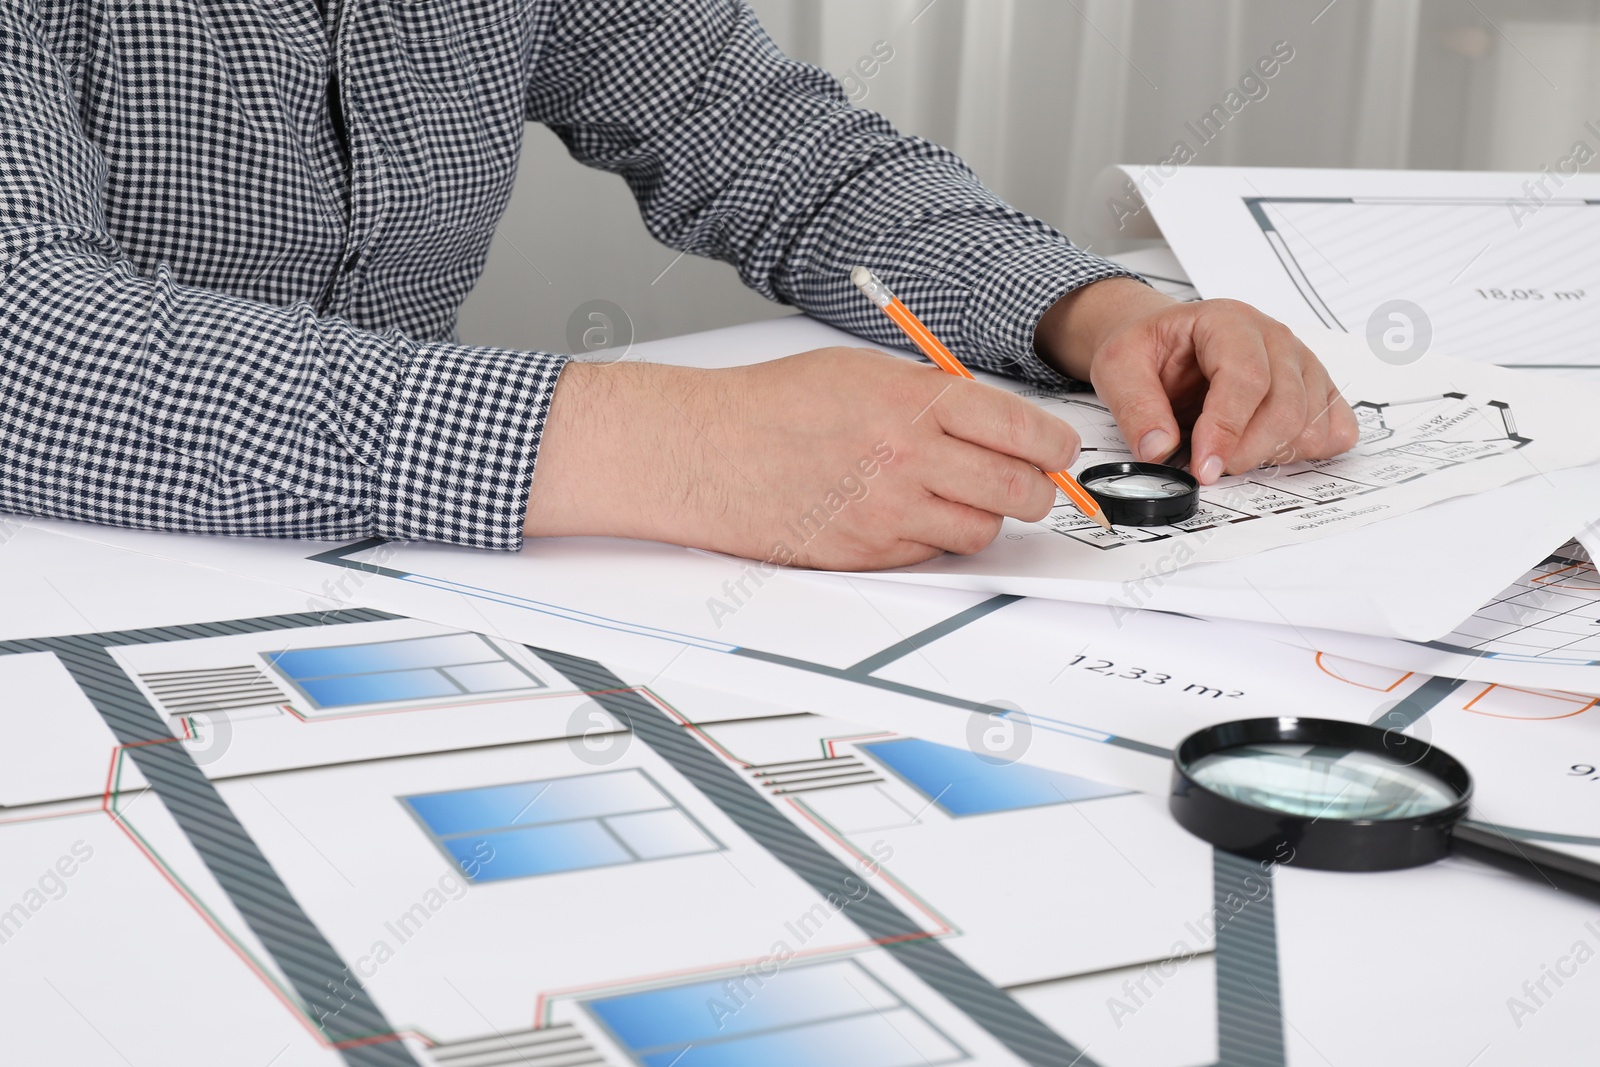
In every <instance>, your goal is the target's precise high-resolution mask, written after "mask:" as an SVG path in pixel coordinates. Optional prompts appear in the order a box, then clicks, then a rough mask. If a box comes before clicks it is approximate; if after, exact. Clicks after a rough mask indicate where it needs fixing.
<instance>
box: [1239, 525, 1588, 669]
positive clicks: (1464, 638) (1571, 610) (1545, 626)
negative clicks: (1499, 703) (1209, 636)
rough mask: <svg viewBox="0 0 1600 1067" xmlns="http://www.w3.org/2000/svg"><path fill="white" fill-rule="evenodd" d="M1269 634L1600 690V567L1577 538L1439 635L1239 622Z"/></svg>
mask: <svg viewBox="0 0 1600 1067" xmlns="http://www.w3.org/2000/svg"><path fill="white" fill-rule="evenodd" d="M1231 625H1233V626H1234V627H1236V628H1237V632H1239V633H1240V634H1241V635H1243V634H1247V633H1248V634H1249V635H1250V637H1251V638H1252V639H1254V638H1259V637H1268V638H1272V639H1275V640H1278V641H1282V642H1285V643H1287V644H1292V645H1297V646H1299V647H1301V648H1310V649H1316V650H1319V651H1323V652H1332V653H1336V654H1338V655H1341V656H1349V657H1352V658H1354V659H1359V660H1363V661H1365V662H1367V663H1375V664H1382V665H1384V666H1387V667H1395V668H1398V669H1401V670H1408V671H1418V672H1421V673H1426V674H1440V675H1445V676H1446V677H1450V678H1470V679H1473V680H1475V681H1483V682H1494V683H1497V684H1500V685H1510V686H1529V687H1533V688H1539V689H1562V690H1567V691H1570V692H1574V693H1600V575H1596V573H1595V567H1594V564H1593V563H1592V562H1591V560H1590V557H1589V555H1588V553H1587V552H1585V551H1584V549H1583V548H1582V547H1580V546H1579V545H1578V544H1577V542H1575V541H1569V542H1567V543H1566V544H1565V545H1563V546H1562V547H1561V548H1559V549H1557V550H1556V551H1555V552H1554V553H1552V554H1551V555H1550V556H1549V557H1547V558H1546V559H1545V560H1544V561H1543V562H1541V563H1540V564H1539V565H1538V566H1536V567H1534V568H1533V569H1532V570H1530V571H1528V572H1527V573H1526V574H1524V575H1523V576H1522V577H1520V578H1518V579H1517V580H1516V581H1515V582H1513V583H1512V584H1511V585H1509V586H1507V587H1506V589H1504V590H1503V591H1501V592H1500V593H1499V594H1498V595H1496V596H1495V597H1494V599H1492V600H1490V601H1489V602H1488V603H1486V604H1484V605H1483V606H1481V607H1479V608H1478V609H1477V610H1476V611H1474V612H1473V613H1472V614H1471V615H1470V616H1469V617H1467V618H1466V619H1463V620H1462V621H1461V622H1460V623H1458V624H1457V625H1456V626H1455V628H1454V629H1453V630H1451V632H1450V633H1448V634H1445V635H1443V636H1441V637H1439V638H1438V639H1437V640H1433V641H1425V642H1423V641H1397V640H1393V639H1390V638H1383V637H1372V636H1369V635H1365V634H1352V633H1346V632H1342V631H1338V630H1322V629H1307V628H1304V627H1301V628H1295V627H1289V626H1271V625H1267V624H1249V623H1233V624H1231Z"/></svg>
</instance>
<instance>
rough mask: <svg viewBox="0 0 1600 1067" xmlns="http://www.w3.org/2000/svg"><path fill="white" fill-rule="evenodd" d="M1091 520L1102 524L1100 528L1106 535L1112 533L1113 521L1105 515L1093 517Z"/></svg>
mask: <svg viewBox="0 0 1600 1067" xmlns="http://www.w3.org/2000/svg"><path fill="white" fill-rule="evenodd" d="M1090 518H1092V519H1094V521H1095V522H1098V523H1099V524H1100V528H1101V529H1103V530H1105V531H1106V533H1110V532H1111V520H1110V519H1108V518H1106V517H1105V514H1104V513H1101V514H1099V515H1091V516H1090Z"/></svg>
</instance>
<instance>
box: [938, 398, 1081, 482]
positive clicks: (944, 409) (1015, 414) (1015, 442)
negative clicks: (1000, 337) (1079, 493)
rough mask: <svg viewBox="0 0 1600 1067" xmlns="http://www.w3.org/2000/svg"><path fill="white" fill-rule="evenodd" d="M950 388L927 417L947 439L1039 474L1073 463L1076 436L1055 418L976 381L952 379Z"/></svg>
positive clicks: (1061, 468) (1076, 455)
mask: <svg viewBox="0 0 1600 1067" xmlns="http://www.w3.org/2000/svg"><path fill="white" fill-rule="evenodd" d="M950 386H951V387H950V388H949V389H948V390H947V391H946V392H945V394H944V396H943V397H942V398H940V400H939V402H938V403H937V404H935V405H934V406H933V408H932V411H931V412H930V414H936V417H937V418H938V420H939V421H938V424H939V427H940V428H941V429H943V430H944V432H945V433H947V434H949V435H951V436H952V437H959V438H961V439H962V440H963V441H970V442H971V443H972V444H975V445H978V446H980V447H982V448H987V449H988V450H989V451H991V452H1001V453H1004V454H1005V455H1008V456H1015V457H1017V458H1018V459H1020V460H1022V461H1023V462H1025V463H1029V464H1032V465H1033V466H1035V467H1038V468H1039V469H1040V470H1046V471H1059V470H1065V469H1066V468H1067V467H1069V466H1071V465H1072V461H1073V460H1075V459H1077V458H1078V432H1077V431H1076V430H1074V429H1073V428H1072V427H1071V426H1068V425H1067V424H1066V423H1065V422H1063V421H1062V420H1060V419H1058V418H1056V417H1055V416H1054V415H1051V414H1049V413H1048V412H1045V411H1043V410H1041V409H1040V408H1038V407H1037V406H1035V405H1033V404H1030V403H1029V402H1028V401H1026V400H1024V399H1022V398H1021V397H1020V396H1013V395H1012V394H1010V393H1007V392H1003V391H1001V390H999V389H996V388H994V387H993V386H988V385H984V384H982V383H980V382H967V381H960V380H956V381H953V382H951V383H950Z"/></svg>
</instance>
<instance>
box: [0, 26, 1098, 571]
mask: <svg viewBox="0 0 1600 1067" xmlns="http://www.w3.org/2000/svg"><path fill="white" fill-rule="evenodd" d="M321 6H322V5H320V4H318V3H317V2H315V0H279V2H277V3H252V2H250V0H123V2H121V3H118V4H105V3H103V2H100V0H6V2H5V4H4V5H3V7H0V511H6V512H13V513H22V514H31V515H43V516H51V517H58V518H73V519H83V520H88V521H92V522H102V523H111V524H116V525H123V526H135V527H142V528H149V529H165V530H182V531H192V532H208V533H228V534H248V535H256V536H273V537H323V538H346V537H357V536H366V535H370V534H379V535H383V536H386V537H394V538H407V539H424V540H439V541H448V542H454V543H458V544H463V545H474V546H480V547H486V548H515V547H517V546H518V545H519V544H520V543H521V528H522V521H523V515H524V512H525V510H526V507H527V499H528V490H529V485H530V482H531V481H532V478H533V468H534V458H535V456H536V454H537V451H538V443H539V435H540V431H541V428H542V427H543V424H544V419H545V414H546V412H547V410H548V407H549V403H550V398H551V395H552V393H553V392H554V389H555V384H556V380H557V377H558V376H559V374H560V372H561V368H562V366H563V364H564V357H562V356H559V355H553V354H545V353H527V352H513V351H506V350H500V349H489V348H476V347H469V346H464V345H458V344H452V343H450V340H449V339H450V338H451V336H452V334H453V330H454V324H455V316H456V311H457V309H458V307H459V306H460V304H461V301H462V300H463V299H464V298H465V296H466V294H467V292H468V290H469V289H470V288H471V287H472V284H473V282H474V281H475V280H476V279H477V277H478V274H479V272H480V271H481V270H482V267H483V263H484V259H485V256H486V255H487V252H488V247H489V242H490V239H491V238H492V236H493V233H494V226H495V223H496V221H497V220H498V219H499V217H500V215H501V213H502V211H503V210H504V208H505V205H506V201H507V198H508V197H509V195H510V191H511V185H512V181H513V179H514V177H515V174H516V166H517V156H518V153H519V151H520V148H521V140H522V130H523V124H524V121H526V120H534V121H539V122H544V123H547V124H548V125H550V126H551V127H552V128H553V129H554V130H555V131H556V132H557V133H558V134H559V135H560V136H561V138H562V139H563V140H564V141H565V143H566V144H567V145H568V147H569V148H570V149H571V151H572V153H573V155H574V156H575V157H577V158H578V159H579V160H581V161H582V162H584V163H587V164H590V165H592V166H596V167H601V168H603V169H606V170H611V171H615V172H617V173H620V174H621V175H623V177H624V178H625V179H626V180H627V182H628V184H629V185H630V187H631V188H632V189H633V192H634V194H635V195H636V197H637V198H638V201H639V204H640V208H641V210H642V212H643V214H644V218H645V222H646V224H647V225H648V226H649V228H650V231H651V232H652V233H653V234H655V235H656V236H657V237H658V238H659V239H661V240H662V241H664V242H665V243H667V244H669V245H671V246H672V247H674V248H678V249H684V250H687V251H690V252H694V253H697V254H701V255H708V256H715V257H717V258H720V259H724V260H727V261H728V262H730V263H732V264H733V265H734V266H735V267H736V268H737V269H738V270H739V272H740V275H741V276H742V277H743V278H744V280H745V281H746V282H747V283H748V284H749V285H750V286H752V287H753V288H755V289H756V290H757V291H759V292H761V293H763V294H765V295H767V296H768V297H771V298H773V299H776V300H782V301H787V302H790V303H793V304H796V305H798V306H799V307H801V308H803V309H804V310H806V311H807V312H809V313H811V314H813V315H816V316H818V317H819V318H822V319H826V320H828V321H830V322H833V323H836V324H837V325H839V326H842V327H844V328H845V329H848V330H851V331H854V332H856V333H859V334H862V335H864V336H867V337H869V338H872V339H873V340H875V341H877V342H879V343H882V344H885V345H903V344H904V341H903V339H902V338H901V337H900V336H899V334H898V332H897V331H895V330H894V329H893V327H892V326H891V325H890V324H889V323H888V322H887V320H886V319H885V318H884V317H883V316H882V315H881V314H879V313H878V312H877V311H876V310H875V309H873V308H872V307H871V306H870V305H869V304H868V303H867V302H866V301H865V300H863V299H862V298H861V297H860V295H859V293H857V292H856V290H855V288H854V287H853V286H852V285H851V284H850V282H849V280H848V278H847V272H848V269H849V268H850V267H851V266H852V265H854V264H856V263H865V264H868V265H870V266H871V267H872V268H873V269H874V270H875V271H877V272H878V273H879V274H880V275H881V276H882V277H883V278H884V280H885V281H887V282H888V283H889V285H890V286H891V287H893V288H894V289H895V290H896V291H897V293H898V294H899V295H900V296H901V297H902V298H903V299H905V300H906V301H907V303H909V304H910V305H911V306H912V307H914V308H915V309H916V311H917V313H918V314H919V315H920V316H921V317H922V318H923V319H924V320H925V321H926V322H927V323H928V325H929V326H930V327H931V328H932V329H933V330H934V331H935V332H936V333H938V334H940V335H941V336H942V337H943V338H945V339H946V341H947V342H948V343H949V344H950V345H951V347H952V348H954V349H955V350H956V351H957V352H958V353H960V354H961V355H962V356H963V357H964V358H966V359H968V360H971V361H972V362H973V363H974V364H977V365H979V366H983V367H987V368H990V369H994V370H999V371H1002V372H1006V373H1011V374H1017V375H1022V376H1025V377H1031V378H1036V379H1039V380H1041V381H1051V382H1055V381H1059V380H1060V379H1059V378H1058V376H1056V375H1055V374H1054V373H1053V372H1052V371H1051V370H1049V368H1047V367H1046V366H1045V365H1044V364H1043V363H1042V362H1041V361H1040V360H1039V359H1038V357H1037V356H1036V355H1035V354H1034V352H1033V349H1032V333H1033V328H1034V325H1035V323H1036V322H1037V321H1038V318H1039V316H1040V315H1041V314H1043V312H1044V311H1045V309H1047V308H1048V307H1049V306H1050V304H1051V303H1053V302H1054V301H1055V300H1056V299H1057V298H1059V297H1060V296H1061V295H1062V294H1063V293H1065V292H1067V291H1069V290H1071V289H1073V288H1076V287H1077V286H1080V285H1083V284H1086V283H1088V282H1091V281H1096V280H1098V279H1101V278H1106V277H1112V276H1116V275H1123V274H1126V273H1127V272H1126V271H1123V270H1121V269H1120V268H1118V267H1115V266H1113V265H1111V264H1108V263H1106V262H1104V261H1103V260H1100V259H1098V258H1096V257H1094V256H1090V255H1088V254H1086V253H1084V252H1081V251H1079V250H1078V249H1076V248H1074V247H1073V246H1072V245H1071V244H1070V243H1069V242H1068V241H1067V240H1066V238H1064V237H1063V236H1061V235H1060V234H1059V233H1057V232H1055V231H1054V230H1052V229H1051V228H1050V227H1048V226H1046V225H1044V224H1043V223H1041V222H1038V221H1036V220H1034V219H1031V218H1028V217H1027V216H1025V215H1023V214H1021V213H1020V212H1017V211H1015V210H1013V209H1012V208H1009V207H1007V206H1006V205H1005V204H1004V203H1002V202H1001V201H1000V200H999V199H998V198H997V197H996V196H995V195H994V194H993V193H991V192H989V191H988V190H987V189H985V188H984V187H983V185H982V184H981V183H979V182H978V180H977V179H976V178H975V177H974V176H973V174H972V173H971V172H970V171H969V170H968V169H967V168H966V167H965V166H964V165H963V164H962V162H961V161H960V160H959V159H957V158H956V157H955V156H954V155H952V154H951V153H949V152H948V151H946V150H944V149H942V148H939V147H937V146H936V145H932V144H929V143H928V142H926V141H923V140H920V139H917V138H914V137H906V136H902V135H900V134H899V133H897V132H896V131H895V130H894V129H893V128H892V127H891V126H890V125H889V123H888V122H887V121H885V120H884V119H883V118H882V117H881V116H879V115H876V114H874V113H873V112H870V111H865V110H862V109H859V108H855V107H852V106H851V105H850V104H849V102H848V100H847V99H846V96H845V94H844V91H843V90H842V88H841V87H840V86H839V84H838V83H837V82H836V81H835V80H834V79H833V78H832V77H831V76H830V75H829V74H827V73H826V72H825V71H822V70H820V69H818V68H816V67H813V66H809V65H807V64H803V63H798V62H794V61H792V60H789V59H786V58H785V57H784V56H783V55H781V54H780V53H779V52H778V51H777V49H776V48H775V47H773V45H772V43H771V41H770V40H769V39H768V38H767V36H766V34H765V33H764V32H763V31H762V29H761V27H760V26H759V25H758V24H757V22H756V19H755V17H754V15H753V14H752V13H751V11H750V9H749V8H748V7H747V6H745V5H744V4H742V3H737V2H734V0H342V2H340V0H326V6H327V7H328V8H329V9H330V10H329V11H328V12H327V13H326V14H324V13H323V12H321V11H320V10H319V8H320V7H321ZM335 70H336V71H337V86H338V93H339V96H338V102H339V104H340V107H339V110H340V111H341V112H342V114H343V116H344V124H345V137H344V138H343V139H341V137H340V131H339V130H337V129H336V126H335V123H334V120H333V118H332V117H331V109H330V107H329V100H328V93H329V85H330V77H331V75H333V73H334V71H335Z"/></svg>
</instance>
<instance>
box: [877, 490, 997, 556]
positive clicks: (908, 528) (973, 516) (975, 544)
mask: <svg viewBox="0 0 1600 1067" xmlns="http://www.w3.org/2000/svg"><path fill="white" fill-rule="evenodd" d="M1000 523H1001V518H1000V516H999V515H995V514H992V513H991V512H987V511H980V510H979V509H977V508H972V507H968V506H967V505H965V504H957V503H955V502H953V501H950V500H945V499H943V498H942V497H937V496H933V495H932V494H930V495H929V496H928V497H927V498H926V499H924V500H921V501H919V502H918V503H917V505H916V509H915V510H914V511H913V512H912V513H911V515H909V516H908V517H907V520H906V523H905V528H904V529H903V530H902V531H901V536H902V537H905V538H908V539H910V540H912V541H917V542H920V543H922V544H925V545H932V546H933V547H934V548H942V549H944V550H945V551H946V552H955V553H957V554H959V555H963V556H970V555H972V554H973V553H974V552H978V551H980V550H982V549H983V548H984V547H986V546H987V545H988V544H989V542H990V541H993V540H994V539H995V535H997V534H998V533H999V532H1000Z"/></svg>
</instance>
